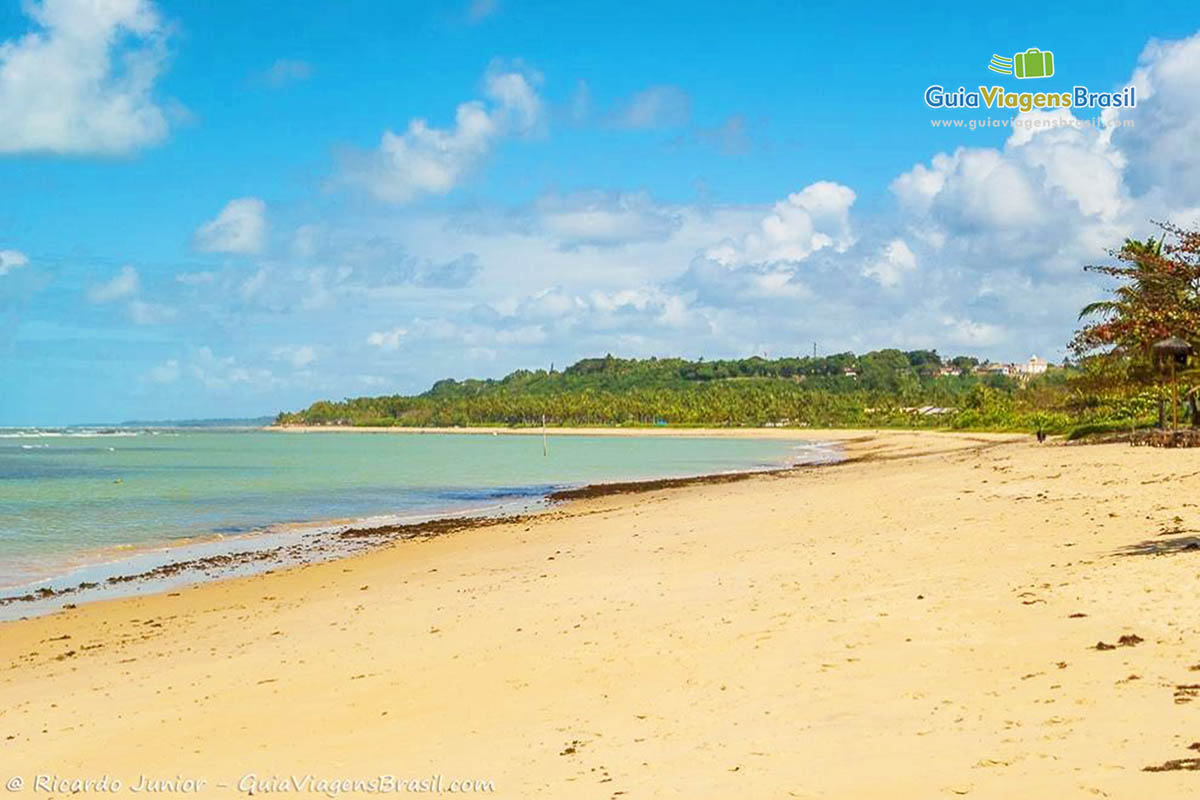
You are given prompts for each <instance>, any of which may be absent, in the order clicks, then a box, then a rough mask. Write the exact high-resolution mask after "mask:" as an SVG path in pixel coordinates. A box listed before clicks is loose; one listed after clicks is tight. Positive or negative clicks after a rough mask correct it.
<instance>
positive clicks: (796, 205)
mask: <svg viewBox="0 0 1200 800" xmlns="http://www.w3.org/2000/svg"><path fill="white" fill-rule="evenodd" d="M855 199H856V195H855V194H854V191H853V190H851V189H850V188H849V187H847V186H843V185H842V184H840V183H833V182H832V181H818V182H817V183H813V184H810V185H808V186H806V187H804V188H803V189H802V190H800V191H799V192H794V193H792V194H789V195H788V196H787V198H786V199H784V200H780V201H779V202H778V203H776V204H775V206H774V208H773V209H772V210H771V213H769V214H768V215H767V216H765V217H764V218H763V219H762V221H761V222H760V223H759V225H758V229H757V230H755V231H751V232H749V233H747V234H745V235H744V236H742V237H741V240H740V241H733V240H728V239H727V240H726V241H725V242H723V243H721V244H719V245H716V246H713V247H710V248H709V249H708V252H707V256H708V257H709V258H711V259H713V260H714V261H716V262H718V263H721V264H739V263H747V262H772V261H803V260H804V259H806V258H808V257H809V256H810V255H812V254H813V253H815V252H817V251H818V250H822V249H824V248H826V247H832V248H833V249H835V250H836V251H838V252H843V251H845V250H846V249H847V248H848V247H849V246H850V245H851V244H853V242H854V237H853V236H852V234H851V230H850V207H851V206H852V205H854V201H855Z"/></svg>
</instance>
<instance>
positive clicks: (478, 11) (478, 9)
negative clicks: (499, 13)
mask: <svg viewBox="0 0 1200 800" xmlns="http://www.w3.org/2000/svg"><path fill="white" fill-rule="evenodd" d="M499 5H500V4H499V2H498V0H471V4H470V5H469V6H467V22H469V23H471V24H472V25H476V24H478V23H480V22H483V21H484V20H485V19H487V18H488V17H490V16H491V15H492V14H495V13H496V9H497V8H498V7H499Z"/></svg>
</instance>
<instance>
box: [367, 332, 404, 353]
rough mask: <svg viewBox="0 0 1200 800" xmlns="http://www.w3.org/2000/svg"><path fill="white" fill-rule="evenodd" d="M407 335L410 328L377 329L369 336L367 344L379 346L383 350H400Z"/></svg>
mask: <svg viewBox="0 0 1200 800" xmlns="http://www.w3.org/2000/svg"><path fill="white" fill-rule="evenodd" d="M407 336H408V330H407V329H405V328H392V329H391V330H386V331H375V332H374V333H372V334H371V335H370V336H368V337H367V344H369V345H371V346H372V347H378V348H379V349H381V350H399V349H400V346H401V345H402V344H403V343H404V339H405V337H407Z"/></svg>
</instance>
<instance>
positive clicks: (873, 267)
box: [863, 239, 917, 286]
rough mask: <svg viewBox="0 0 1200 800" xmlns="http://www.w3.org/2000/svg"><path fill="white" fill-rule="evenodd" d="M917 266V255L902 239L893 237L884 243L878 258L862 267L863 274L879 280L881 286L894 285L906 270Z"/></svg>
mask: <svg viewBox="0 0 1200 800" xmlns="http://www.w3.org/2000/svg"><path fill="white" fill-rule="evenodd" d="M916 268H917V257H916V256H915V255H914V254H913V251H912V250H910V249H909V247H908V244H907V243H906V242H905V241H904V240H903V239H893V240H892V241H890V242H888V243H887V244H886V245H884V246H883V247H882V248H881V250H880V252H879V256H878V258H876V259H874V260H873V261H871V262H870V263H869V264H867V266H866V267H864V268H863V274H864V275H869V276H871V277H872V278H874V279H875V280H877V281H879V284H880V285H881V286H895V285H896V284H898V283H899V282H900V280H901V279H902V278H903V277H904V274H905V273H906V272H912V271H913V270H914V269H916Z"/></svg>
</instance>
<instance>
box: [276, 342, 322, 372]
mask: <svg viewBox="0 0 1200 800" xmlns="http://www.w3.org/2000/svg"><path fill="white" fill-rule="evenodd" d="M273 353H274V355H275V358H276V359H277V360H279V361H283V362H286V363H288V364H291V365H292V366H293V367H295V368H296V369H304V368H305V367H308V366H311V365H312V364H313V363H314V362H316V360H317V350H316V348H315V347H312V346H311V345H307V344H305V345H296V346H289V347H276V348H275V350H274V351H273Z"/></svg>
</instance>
